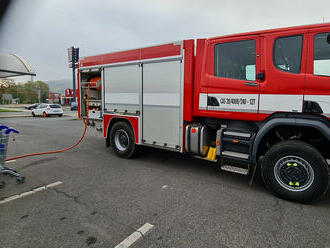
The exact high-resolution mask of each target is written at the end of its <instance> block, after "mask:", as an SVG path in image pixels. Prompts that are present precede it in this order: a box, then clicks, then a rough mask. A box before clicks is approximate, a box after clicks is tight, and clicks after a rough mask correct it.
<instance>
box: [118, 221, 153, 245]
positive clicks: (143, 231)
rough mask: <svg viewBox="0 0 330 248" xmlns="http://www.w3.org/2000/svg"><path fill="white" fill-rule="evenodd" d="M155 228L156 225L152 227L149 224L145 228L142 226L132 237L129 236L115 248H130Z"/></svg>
mask: <svg viewBox="0 0 330 248" xmlns="http://www.w3.org/2000/svg"><path fill="white" fill-rule="evenodd" d="M153 227H154V225H151V224H149V223H145V224H144V225H143V226H141V227H140V228H139V229H137V230H136V231H135V232H133V233H132V234H131V235H129V236H128V237H127V238H126V239H124V240H123V241H122V242H120V243H119V244H118V245H116V246H115V247H114V248H128V247H130V246H131V245H132V244H134V243H135V242H136V241H137V240H139V239H140V238H142V237H143V235H144V234H146V233H147V232H148V231H149V230H150V229H151V228H153Z"/></svg>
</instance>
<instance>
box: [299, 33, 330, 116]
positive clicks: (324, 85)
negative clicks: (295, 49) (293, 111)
mask: <svg viewBox="0 0 330 248" xmlns="http://www.w3.org/2000/svg"><path fill="white" fill-rule="evenodd" d="M308 46H309V53H308V61H307V74H306V84H305V87H306V88H305V97H304V112H308V113H318V114H323V115H325V116H327V117H328V118H330V28H329V27H324V28H318V29H313V30H312V31H310V33H309V37H308Z"/></svg>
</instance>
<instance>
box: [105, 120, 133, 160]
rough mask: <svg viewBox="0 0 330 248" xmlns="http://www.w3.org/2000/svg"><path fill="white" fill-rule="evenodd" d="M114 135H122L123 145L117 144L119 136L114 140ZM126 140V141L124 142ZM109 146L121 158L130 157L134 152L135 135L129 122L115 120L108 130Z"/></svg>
mask: <svg viewBox="0 0 330 248" xmlns="http://www.w3.org/2000/svg"><path fill="white" fill-rule="evenodd" d="M116 136H117V137H123V138H124V139H123V142H122V143H124V145H122V146H121V145H120V144H118V142H120V141H118V140H119V139H120V138H118V140H117V142H116ZM125 141H127V142H125ZM110 146H111V148H112V150H113V151H114V153H115V154H116V155H117V156H119V157H122V158H131V157H133V155H134V154H135V150H136V146H135V136H134V132H133V130H132V128H131V126H130V125H129V124H127V123H126V122H121V121H120V122H117V123H115V124H114V125H113V126H112V128H111V130H110Z"/></svg>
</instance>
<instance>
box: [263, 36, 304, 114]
mask: <svg viewBox="0 0 330 248" xmlns="http://www.w3.org/2000/svg"><path fill="white" fill-rule="evenodd" d="M305 32H306V30H305V31H304V30H295V31H285V32H274V33H270V34H265V37H264V44H265V46H264V47H265V52H264V54H263V57H262V61H263V65H264V69H263V70H264V71H265V80H264V81H263V82H262V83H260V98H259V120H263V119H265V118H266V117H268V116H269V115H271V114H272V113H275V112H298V113H299V112H300V113H301V112H302V108H303V93H304V84H305V77H306V55H307V35H306V33H305Z"/></svg>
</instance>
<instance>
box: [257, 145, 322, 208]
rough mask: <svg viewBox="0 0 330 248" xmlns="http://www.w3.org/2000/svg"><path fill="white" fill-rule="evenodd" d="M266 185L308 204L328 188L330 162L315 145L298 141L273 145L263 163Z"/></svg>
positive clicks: (269, 188)
mask: <svg viewBox="0 0 330 248" xmlns="http://www.w3.org/2000/svg"><path fill="white" fill-rule="evenodd" d="M261 174H262V178H263V181H264V183H265V186H266V187H267V188H268V190H270V191H271V192H273V193H274V194H275V195H277V196H279V197H281V198H283V199H286V200H290V201H296V202H302V203H309V202H312V201H314V200H317V199H319V198H320V197H321V196H323V195H324V193H325V192H326V191H327V189H328V164H327V162H326V161H325V159H324V158H323V156H322V154H321V153H320V152H319V151H318V150H316V149H315V148H314V147H313V146H311V145H309V144H307V143H304V142H302V141H298V140H291V141H283V142H280V143H277V144H276V145H274V146H273V147H271V148H270V149H269V150H268V152H267V153H266V155H265V157H264V158H263V160H262V163H261Z"/></svg>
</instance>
